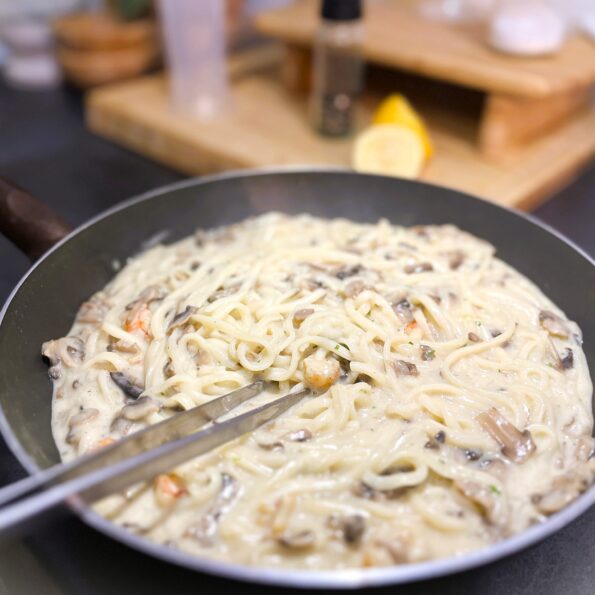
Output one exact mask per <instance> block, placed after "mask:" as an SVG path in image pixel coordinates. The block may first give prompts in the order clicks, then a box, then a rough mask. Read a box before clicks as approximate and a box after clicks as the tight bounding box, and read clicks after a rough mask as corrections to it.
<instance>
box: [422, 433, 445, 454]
mask: <svg viewBox="0 0 595 595" xmlns="http://www.w3.org/2000/svg"><path fill="white" fill-rule="evenodd" d="M445 440H446V433H445V432H444V431H443V430H440V431H439V432H436V433H435V434H434V435H433V436H432V437H430V439H429V440H428V441H427V442H426V443H425V444H424V447H425V448H429V449H431V450H439V449H440V446H441V445H442V444H444V441H445Z"/></svg>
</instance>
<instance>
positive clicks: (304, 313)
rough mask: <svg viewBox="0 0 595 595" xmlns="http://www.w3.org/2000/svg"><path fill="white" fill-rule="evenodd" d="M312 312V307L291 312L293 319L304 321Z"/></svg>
mask: <svg viewBox="0 0 595 595" xmlns="http://www.w3.org/2000/svg"><path fill="white" fill-rule="evenodd" d="M311 314H314V310H313V308H302V309H301V310H296V311H295V312H294V314H293V319H294V320H295V322H304V320H306V318H308V316H310V315H311Z"/></svg>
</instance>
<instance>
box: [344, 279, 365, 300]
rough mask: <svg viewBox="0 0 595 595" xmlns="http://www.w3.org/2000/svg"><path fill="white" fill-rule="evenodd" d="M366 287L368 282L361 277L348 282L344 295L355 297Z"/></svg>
mask: <svg viewBox="0 0 595 595" xmlns="http://www.w3.org/2000/svg"><path fill="white" fill-rule="evenodd" d="M364 289H366V284H365V283H364V282H363V281H362V280H361V279H356V280H355V281H350V282H349V283H347V285H346V286H345V289H344V290H343V295H344V296H345V297H346V298H354V297H357V296H358V295H359V294H360V293H361V292H362V291H364Z"/></svg>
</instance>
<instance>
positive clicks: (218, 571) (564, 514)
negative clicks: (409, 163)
mask: <svg viewBox="0 0 595 595" xmlns="http://www.w3.org/2000/svg"><path fill="white" fill-rule="evenodd" d="M296 173H298V174H300V173H301V174H309V173H323V174H324V173H328V174H337V173H340V174H347V175H350V176H351V175H353V176H362V175H364V176H370V177H374V178H386V176H375V175H371V174H359V173H356V172H353V170H350V169H348V168H341V167H324V166H322V167H306V166H282V167H267V168H259V169H248V170H232V171H227V172H224V173H219V174H213V175H209V176H201V177H195V178H188V179H185V180H181V181H178V182H174V183H172V184H168V185H165V186H161V187H159V188H156V189H153V190H149V191H147V192H144V193H142V194H139V195H137V196H134V197H131V198H129V199H127V200H124V201H122V202H120V203H118V204H116V205H114V206H112V207H110V208H109V209H107V210H105V211H102V212H101V213H99V214H97V215H95V216H94V217H92V218H91V219H89V220H87V221H86V222H84V223H83V224H81V225H80V226H78V227H77V228H75V229H74V230H73V231H72V232H71V233H69V234H68V235H67V236H66V237H64V238H63V239H62V240H60V241H59V242H58V243H57V244H55V245H54V246H53V247H52V248H50V250H48V251H47V252H46V253H45V254H44V255H42V256H41V257H40V258H39V259H38V260H37V261H36V262H35V263H33V265H32V266H31V267H30V268H29V269H28V271H27V272H26V273H25V275H24V276H23V277H22V278H21V279H20V280H19V282H18V283H17V285H16V286H15V287H14V289H13V290H12V291H11V293H10V295H9V296H8V298H7V300H6V302H5V304H4V306H3V307H2V310H1V311H0V325H1V324H2V321H3V320H4V316H5V315H6V312H7V311H8V308H9V307H10V304H11V303H12V301H13V299H14V298H15V296H16V295H17V294H18V292H19V291H20V289H21V287H22V286H23V285H24V284H25V282H26V281H27V279H28V277H29V275H30V274H31V273H32V272H33V271H34V270H35V269H36V268H37V267H38V266H41V264H42V263H43V262H44V261H45V260H46V258H48V257H49V256H50V255H51V254H52V253H53V252H54V251H56V250H59V249H60V247H61V246H62V245H63V244H66V243H67V242H68V241H70V240H71V239H72V238H74V237H75V236H76V235H78V234H79V233H81V232H82V231H84V230H85V229H87V228H89V227H91V226H93V225H94V224H95V223H97V222H99V221H101V220H103V219H106V218H108V217H110V216H112V215H113V214H115V213H118V212H119V211H122V210H125V209H127V208H129V207H130V206H133V205H135V204H138V203H141V202H144V201H146V200H151V199H157V198H158V197H159V196H163V195H166V194H168V193H170V192H173V191H175V190H178V189H181V188H186V187H192V186H202V185H204V184H209V183H212V182H217V181H221V180H226V179H229V178H251V177H258V176H264V175H270V174H296ZM405 181H406V182H407V183H410V184H411V185H419V184H423V185H426V186H433V187H435V188H438V189H445V190H448V191H449V192H454V193H456V194H458V195H459V196H463V197H465V198H466V199H468V200H471V201H478V200H479V201H481V202H482V203H485V204H486V205H488V206H490V207H493V208H495V209H499V210H503V211H506V212H508V213H510V214H512V215H516V216H517V217H520V218H522V219H524V220H525V221H527V222H528V223H531V224H533V225H535V226H537V227H539V228H541V229H542V230H544V231H545V232H547V233H549V234H550V235H553V236H554V237H555V238H556V239H557V240H558V241H561V242H562V243H564V244H566V245H567V246H568V247H570V248H571V249H573V250H574V251H575V252H576V253H578V254H579V255H580V256H582V257H583V258H584V259H585V260H587V262H588V263H590V264H591V265H592V266H595V261H594V259H593V258H592V257H591V256H590V255H589V254H588V253H587V252H586V251H585V250H583V249H582V248H580V247H579V246H577V245H576V244H575V243H574V242H573V241H572V240H570V239H568V238H567V237H566V236H564V235H563V234H562V233H561V232H559V231H557V230H556V229H554V228H552V227H551V226H550V225H548V224H546V223H544V222H542V221H540V220H538V219H537V218H536V217H534V216H533V215H531V214H528V213H524V212H521V211H519V210H517V209H513V208H510V207H505V206H502V205H498V204H496V203H492V202H490V201H487V200H485V199H482V198H480V197H476V196H473V195H470V194H467V193H465V192H462V191H460V190H456V189H453V188H448V187H445V186H440V185H437V184H431V183H427V182H423V181H412V180H405ZM0 432H1V433H2V435H3V437H4V440H5V441H6V444H7V446H8V448H9V449H10V451H11V452H12V454H13V455H14V456H15V457H16V458H17V460H18V461H19V463H20V464H21V465H22V466H23V467H24V469H25V470H26V471H27V473H28V474H29V475H32V474H34V473H35V472H37V471H39V467H38V466H37V464H36V463H35V462H34V461H33V459H32V458H31V456H30V455H29V454H28V453H27V452H26V451H25V449H24V448H23V446H22V445H21V443H20V442H19V440H18V439H17V438H16V435H15V434H14V432H13V430H12V428H11V427H10V425H9V423H8V420H7V419H6V416H5V414H4V411H3V409H2V408H0ZM593 504H595V485H592V486H591V487H590V489H589V490H587V491H586V492H585V493H583V494H582V495H581V496H579V497H578V498H577V499H576V500H575V501H574V502H572V503H571V504H570V505H568V506H567V507H566V508H564V509H563V510H561V511H560V512H558V513H556V514H555V515H552V516H551V517H549V518H548V519H547V520H545V521H543V522H542V523H540V524H538V525H534V526H533V527H530V528H528V529H526V530H525V531H523V532H522V533H519V534H518V535H514V536H512V537H510V538H508V539H506V540H503V541H500V542H497V543H495V544H493V545H490V546H488V547H485V548H483V549H481V550H477V551H475V552H470V553H467V554H464V555H460V556H453V557H448V558H441V559H437V560H432V561H428V562H422V563H416V564H409V565H403V566H392V567H387V568H376V569H347V570H340V571H337V570H320V571H312V570H284V569H274V568H266V567H265V568H262V567H251V566H243V565H240V564H235V563H231V562H225V561H221V560H215V559H209V558H200V557H196V556H192V555H190V554H186V553H184V552H181V551H179V550H173V549H170V548H166V547H163V546H161V545H159V544H156V543H153V542H151V541H149V540H147V539H145V538H143V537H140V536H137V535H134V534H132V533H130V532H128V531H125V530H124V529H122V528H120V527H118V526H117V525H115V524H114V523H112V522H110V521H108V520H107V519H105V518H103V517H101V516H100V515H99V514H97V513H95V512H94V511H93V510H92V509H91V508H89V507H86V506H83V505H82V504H80V503H79V504H77V505H74V506H73V507H72V508H73V509H74V512H75V513H76V514H77V515H78V516H79V517H80V518H81V519H82V520H83V521H84V522H85V523H86V524H87V525H89V526H91V527H93V528H94V529H96V530H98V531H100V532H101V533H103V534H104V535H106V536H108V537H110V538H112V539H116V540H118V541H120V542H122V543H124V544H126V545H128V546H129V547H132V548H134V549H136V550H138V551H140V552H142V553H144V554H148V555H150V556H153V557H155V558H158V559H161V560H163V561H166V562H168V563H173V564H175V565H177V566H182V567H185V568H188V569H190V570H194V571H202V572H206V573H209V574H213V575H216V576H220V577H223V578H231V579H234V580H240V581H247V582H252V583H260V584H267V585H276V586H286V587H295V588H304V589H306V588H326V589H356V588H364V587H370V586H381V585H390V584H394V585H396V584H403V583H408V582H414V581H418V580H426V579H430V578H436V577H440V576H444V575H448V574H454V573H457V572H461V571H463V570H468V569H471V568H475V567H479V566H483V565H485V564H488V563H490V562H494V561H496V560H498V559H501V558H504V557H506V556H509V555H512V554H514V553H516V552H518V551H520V550H522V549H525V548H527V547H529V546H530V545H533V544H535V543H537V542H539V541H541V540H543V539H544V538H546V537H548V536H550V535H551V534H553V533H555V532H556V531H558V530H560V529H561V528H562V527H564V526H566V525H568V524H569V523H571V522H572V521H573V520H575V519H576V518H577V517H579V516H580V515H581V514H582V513H584V512H585V511H586V510H587V509H588V508H590V507H591V506H592V505H593Z"/></svg>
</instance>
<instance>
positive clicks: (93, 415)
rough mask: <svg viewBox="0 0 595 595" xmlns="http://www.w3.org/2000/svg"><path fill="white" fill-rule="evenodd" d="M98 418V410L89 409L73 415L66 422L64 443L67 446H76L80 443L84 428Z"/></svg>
mask: <svg viewBox="0 0 595 595" xmlns="http://www.w3.org/2000/svg"><path fill="white" fill-rule="evenodd" d="M98 417H99V409H95V408H92V407H90V408H89V409H83V410H82V411H79V412H78V413H75V414H74V415H73V416H72V417H71V418H70V419H69V420H68V434H67V435H66V442H67V443H68V444H78V443H79V442H80V441H81V438H82V434H83V430H84V426H85V425H86V424H88V423H89V422H91V421H93V420H94V419H97V418H98Z"/></svg>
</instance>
